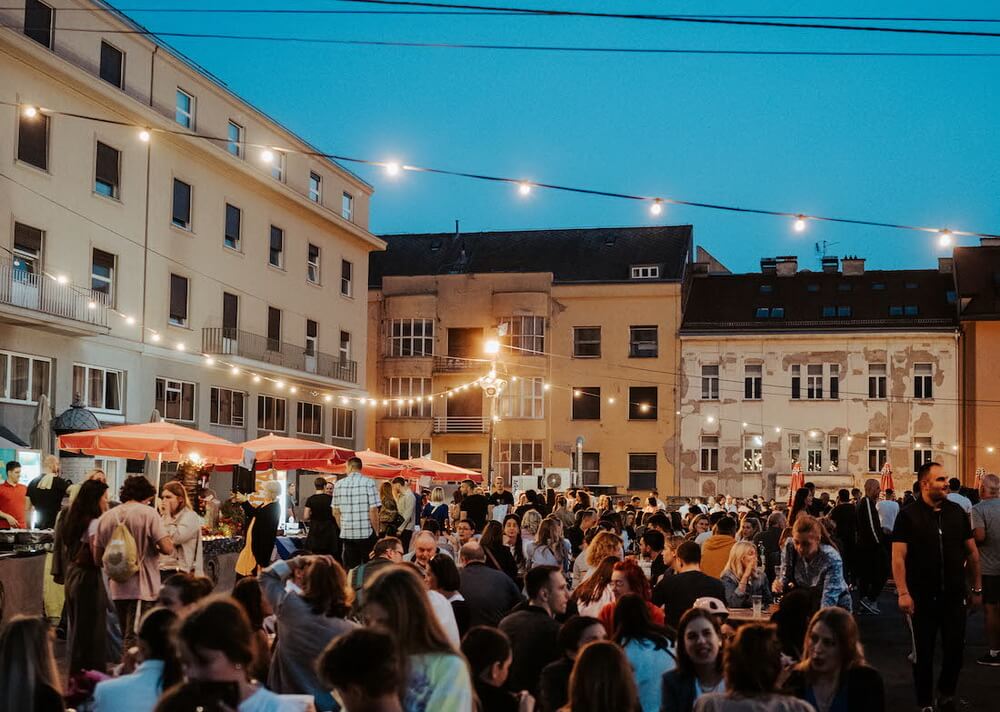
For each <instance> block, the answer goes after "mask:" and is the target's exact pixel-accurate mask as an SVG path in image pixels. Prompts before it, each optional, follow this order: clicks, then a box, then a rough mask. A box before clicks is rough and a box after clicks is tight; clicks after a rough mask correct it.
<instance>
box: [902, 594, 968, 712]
mask: <svg viewBox="0 0 1000 712" xmlns="http://www.w3.org/2000/svg"><path fill="white" fill-rule="evenodd" d="M965 620H966V608H965V601H964V599H962V598H958V597H954V596H950V597H942V598H926V599H925V598H921V599H920V600H915V601H914V612H913V616H912V618H911V621H912V624H913V641H914V644H915V647H916V655H917V659H916V661H915V662H914V663H913V684H914V686H915V687H916V689H917V706H919V707H929V706H931V705H932V704H934V648H935V647H936V642H937V636H938V633H939V632H940V635H941V652H942V654H943V658H944V659H943V660H942V662H941V676H940V677H939V678H938V690H937V691H938V696H939V697H952V696H953V695H954V694H955V691H956V690H957V689H958V674H959V673H960V672H961V671H962V653H963V651H964V649H965Z"/></svg>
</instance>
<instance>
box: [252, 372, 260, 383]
mask: <svg viewBox="0 0 1000 712" xmlns="http://www.w3.org/2000/svg"><path fill="white" fill-rule="evenodd" d="M253 382H254V383H260V376H258V375H257V374H256V373H255V374H254V375H253Z"/></svg>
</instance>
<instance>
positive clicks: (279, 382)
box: [274, 381, 285, 391]
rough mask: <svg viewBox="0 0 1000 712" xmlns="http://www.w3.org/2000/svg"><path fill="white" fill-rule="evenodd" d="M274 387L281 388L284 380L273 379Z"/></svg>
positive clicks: (283, 385)
mask: <svg viewBox="0 0 1000 712" xmlns="http://www.w3.org/2000/svg"><path fill="white" fill-rule="evenodd" d="M274 387H275V388H277V389H278V390H279V391H280V390H281V389H282V388H284V387H285V382H284V381H275V382H274Z"/></svg>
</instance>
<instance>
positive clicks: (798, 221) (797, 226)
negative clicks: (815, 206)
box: [792, 215, 806, 232]
mask: <svg viewBox="0 0 1000 712" xmlns="http://www.w3.org/2000/svg"><path fill="white" fill-rule="evenodd" d="M792 228H793V229H794V230H795V232H804V231H805V229H806V216H805V215H797V216H796V217H795V222H794V223H793V224H792Z"/></svg>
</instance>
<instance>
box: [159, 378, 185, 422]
mask: <svg viewBox="0 0 1000 712" xmlns="http://www.w3.org/2000/svg"><path fill="white" fill-rule="evenodd" d="M154 402H155V407H156V410H157V411H159V413H160V415H162V416H163V417H164V418H165V419H167V420H179V421H182V422H185V423H193V422H194V384H193V383H191V382H190V381H178V380H175V379H173V378H160V377H157V379H156V392H155V398H154Z"/></svg>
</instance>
